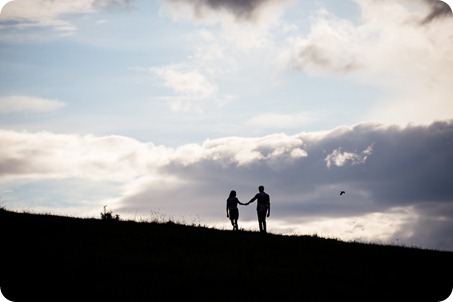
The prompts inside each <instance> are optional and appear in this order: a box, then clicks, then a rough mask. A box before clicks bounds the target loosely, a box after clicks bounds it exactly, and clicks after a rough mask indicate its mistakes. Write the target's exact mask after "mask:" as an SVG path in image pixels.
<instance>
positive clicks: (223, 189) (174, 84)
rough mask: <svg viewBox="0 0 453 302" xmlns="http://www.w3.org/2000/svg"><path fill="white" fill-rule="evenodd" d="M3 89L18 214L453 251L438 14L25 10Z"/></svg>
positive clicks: (66, 3) (4, 49)
mask: <svg viewBox="0 0 453 302" xmlns="http://www.w3.org/2000/svg"><path fill="white" fill-rule="evenodd" d="M0 79H1V81H0V206H2V207H4V208H6V209H11V210H18V211H28V212H36V213H43V212H44V213H54V214H59V215H70V216H78V217H97V218H100V212H101V211H102V210H103V207H104V206H107V209H109V210H111V211H113V212H114V213H115V214H119V215H120V217H121V218H123V219H135V220H145V221H146V220H156V219H158V220H163V221H165V220H172V221H177V222H182V223H187V224H197V225H198V224H200V225H204V226H208V227H215V228H219V229H226V230H229V229H231V224H230V222H229V220H228V218H227V217H226V210H225V206H226V199H227V197H228V195H229V192H230V191H231V190H236V191H237V194H238V198H239V200H241V201H242V202H247V201H249V200H250V199H251V198H252V197H253V196H254V195H255V194H256V193H257V192H258V186H259V185H263V186H264V187H265V191H266V192H267V193H268V194H269V195H270V197H271V216H270V217H269V218H268V231H269V232H270V233H274V234H282V235H318V236H322V237H327V238H337V239H340V240H345V241H359V242H372V243H383V244H397V245H404V246H415V247H421V248H428V249H440V250H449V251H453V237H452V236H451V234H452V233H453V177H452V171H453V85H452V83H453V14H452V10H451V8H450V6H449V5H447V4H446V3H444V2H442V1H438V0H379V1H377V0H353V1H352V0H344V1H337V0H244V1H238V0H159V1H145V0H78V1H73V0H60V1H51V0H40V1H36V0H14V1H10V2H8V3H7V4H6V5H5V6H4V7H3V9H2V11H1V15H0ZM340 191H345V192H346V194H344V195H341V196H340V194H339V193H340ZM255 207H256V205H255V204H251V205H249V206H240V208H239V211H240V217H239V228H242V229H245V230H250V231H257V230H258V223H257V219H256V209H255Z"/></svg>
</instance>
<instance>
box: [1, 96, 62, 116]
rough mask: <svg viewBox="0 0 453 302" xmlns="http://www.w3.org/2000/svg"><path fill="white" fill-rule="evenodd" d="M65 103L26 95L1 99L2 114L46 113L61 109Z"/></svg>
mask: <svg viewBox="0 0 453 302" xmlns="http://www.w3.org/2000/svg"><path fill="white" fill-rule="evenodd" d="M63 106H65V103H63V102H61V101H57V100H48V99H43V98H38V97H30V96H24V95H13V96H5V97H0V114H2V113H3V114H5V113H12V112H23V111H30V112H46V111H53V110H57V109H60V108H61V107H63Z"/></svg>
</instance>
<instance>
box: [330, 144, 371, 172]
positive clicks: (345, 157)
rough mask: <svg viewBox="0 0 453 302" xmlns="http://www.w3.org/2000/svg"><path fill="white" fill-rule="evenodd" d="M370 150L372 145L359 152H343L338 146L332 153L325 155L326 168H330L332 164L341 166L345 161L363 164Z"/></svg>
mask: <svg viewBox="0 0 453 302" xmlns="http://www.w3.org/2000/svg"><path fill="white" fill-rule="evenodd" d="M372 151H373V147H372V146H369V147H368V148H366V149H365V150H363V151H362V152H361V153H360V154H358V153H355V152H344V151H343V150H342V149H341V148H338V149H336V150H333V151H332V153H330V154H329V155H327V156H326V158H325V161H326V165H327V168H330V166H332V164H333V165H335V166H337V167H342V166H344V165H346V164H347V163H351V164H352V165H357V164H364V163H365V162H366V160H367V158H368V156H370V155H371V154H372Z"/></svg>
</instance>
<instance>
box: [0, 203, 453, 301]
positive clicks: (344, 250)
mask: <svg viewBox="0 0 453 302" xmlns="http://www.w3.org/2000/svg"><path fill="white" fill-rule="evenodd" d="M0 229H1V240H2V246H1V248H0V251H1V256H0V259H1V269H0V287H1V290H2V292H3V294H4V296H5V297H7V298H8V299H10V300H13V301H16V302H20V301H183V300H189V299H190V300H195V301H367V302H368V301H441V300H444V299H445V298H446V297H447V296H448V295H449V294H450V292H451V289H452V285H453V280H452V276H451V271H452V268H453V267H452V263H453V261H452V260H453V253H452V252H445V251H433V250H425V249H419V248H409V247H399V246H384V245H376V244H364V243H348V242H342V241H339V240H334V239H323V238H318V237H314V236H282V235H273V234H267V235H263V234H260V233H258V232H250V231H241V232H232V231H229V230H217V229H211V228H206V227H199V226H187V225H180V224H174V223H171V222H168V223H141V222H132V221H104V220H100V219H82V218H69V217H61V216H53V215H41V214H26V213H15V212H10V211H6V210H4V209H1V210H0Z"/></svg>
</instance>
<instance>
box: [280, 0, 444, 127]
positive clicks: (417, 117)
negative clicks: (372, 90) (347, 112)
mask: <svg viewBox="0 0 453 302" xmlns="http://www.w3.org/2000/svg"><path fill="white" fill-rule="evenodd" d="M355 2H356V3H357V5H358V7H359V8H360V17H361V18H360V20H359V21H358V22H353V21H351V20H346V19H342V18H339V17H337V16H335V15H333V14H331V13H330V12H328V11H326V10H325V9H322V10H320V11H319V12H318V13H317V14H316V15H314V16H313V17H312V20H311V28H310V31H309V33H308V34H306V35H303V36H302V35H300V36H293V37H290V38H289V39H288V40H287V46H286V48H284V49H283V50H282V52H281V54H280V56H279V59H278V61H279V64H280V66H286V67H290V68H294V69H297V70H300V71H303V72H305V73H308V74H310V75H335V76H348V77H349V78H350V79H352V80H355V81H358V82H360V83H364V84H366V85H370V86H375V87H378V88H379V89H381V91H383V92H385V93H384V94H385V97H382V98H381V100H380V102H379V104H378V106H376V107H375V108H372V109H371V110H370V113H369V114H368V116H367V117H366V119H367V120H375V121H378V122H386V123H399V124H401V125H405V124H407V123H410V122H416V123H425V124H429V123H431V122H433V121H436V120H444V119H450V118H451V117H452V116H453V105H452V104H453V103H452V102H451V95H452V94H453V90H452V89H453V88H452V86H451V85H450V84H449V83H451V82H452V81H453V73H452V72H451V70H453V59H452V57H451V55H449V54H450V53H452V52H453V44H452V43H451V37H452V36H453V16H452V15H451V14H448V13H447V11H448V6H446V4H445V3H443V2H442V1H437V0H417V1H406V0H401V1H390V0H383V1H366V0H356V1H355ZM408 108H411V109H410V110H408Z"/></svg>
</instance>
